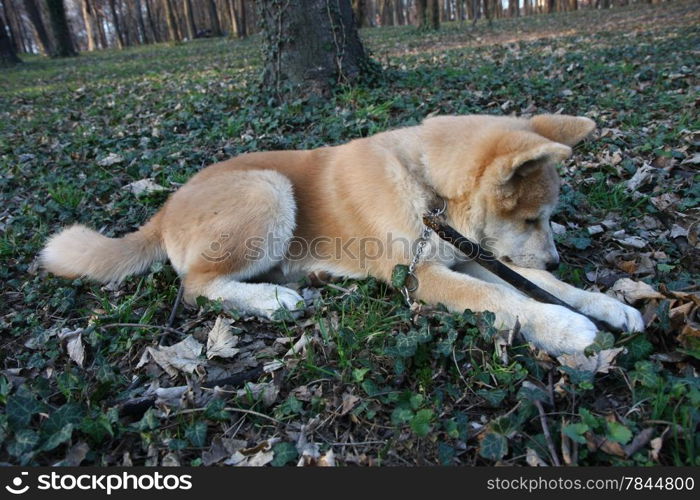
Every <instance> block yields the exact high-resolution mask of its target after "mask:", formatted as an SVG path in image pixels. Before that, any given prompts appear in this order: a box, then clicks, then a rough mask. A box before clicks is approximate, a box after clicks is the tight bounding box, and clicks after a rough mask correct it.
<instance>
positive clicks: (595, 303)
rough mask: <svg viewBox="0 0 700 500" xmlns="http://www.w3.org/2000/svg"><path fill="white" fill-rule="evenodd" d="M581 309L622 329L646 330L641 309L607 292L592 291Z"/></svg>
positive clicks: (632, 330) (628, 330) (631, 330)
mask: <svg viewBox="0 0 700 500" xmlns="http://www.w3.org/2000/svg"><path fill="white" fill-rule="evenodd" d="M580 309H581V312H582V313H584V314H587V315H588V316H592V317H593V318H596V319H599V320H602V321H605V322H606V323H608V324H609V325H610V326H613V327H615V328H619V329H620V330H622V331H625V332H643V331H644V319H643V318H642V314H641V313H640V312H639V311H637V310H636V309H635V308H634V307H630V306H628V305H626V304H623V303H622V302H620V301H619V300H617V299H614V298H612V297H608V296H607V295H605V294H602V293H590V294H589V295H588V297H586V299H585V300H584V301H583V303H582V304H581V307H580Z"/></svg>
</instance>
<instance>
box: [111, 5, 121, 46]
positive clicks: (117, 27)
mask: <svg viewBox="0 0 700 500" xmlns="http://www.w3.org/2000/svg"><path fill="white" fill-rule="evenodd" d="M108 4H109V15H110V17H111V18H112V27H113V28H114V41H115V43H116V44H117V48H119V49H123V48H124V35H123V34H122V28H121V25H120V24H119V16H118V15H117V6H116V5H115V2H114V0H109V2H108Z"/></svg>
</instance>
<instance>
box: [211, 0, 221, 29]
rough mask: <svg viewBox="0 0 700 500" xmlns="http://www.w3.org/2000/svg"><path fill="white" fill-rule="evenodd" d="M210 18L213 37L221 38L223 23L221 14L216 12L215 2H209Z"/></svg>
mask: <svg viewBox="0 0 700 500" xmlns="http://www.w3.org/2000/svg"><path fill="white" fill-rule="evenodd" d="M209 17H210V18H211V34H212V36H221V23H220V22H219V13H218V12H217V11H216V3H215V2H214V0H209Z"/></svg>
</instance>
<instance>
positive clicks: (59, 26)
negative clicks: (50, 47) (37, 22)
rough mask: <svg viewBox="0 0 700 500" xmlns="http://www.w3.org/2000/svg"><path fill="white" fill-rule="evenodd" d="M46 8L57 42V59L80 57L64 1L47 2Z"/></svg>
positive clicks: (47, 0) (48, 0)
mask: <svg viewBox="0 0 700 500" xmlns="http://www.w3.org/2000/svg"><path fill="white" fill-rule="evenodd" d="M46 7H47V10H48V13H49V20H50V21H51V31H52V32H53V36H54V42H55V48H56V52H55V56H56V57H73V56H77V55H78V51H77V50H75V45H74V44H73V39H72V38H71V34H70V28H69V27H68V19H67V18H66V8H65V6H64V5H63V0H46Z"/></svg>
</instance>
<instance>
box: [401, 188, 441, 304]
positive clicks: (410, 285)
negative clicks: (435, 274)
mask: <svg viewBox="0 0 700 500" xmlns="http://www.w3.org/2000/svg"><path fill="white" fill-rule="evenodd" d="M441 201H442V206H441V207H439V208H434V209H432V210H430V211H428V213H427V214H426V215H427V216H428V217H431V218H432V217H439V216H441V215H442V214H444V213H445V210H447V202H446V201H445V200H444V199H443V200H441ZM432 232H433V230H432V229H430V228H429V227H428V226H426V225H425V224H423V229H422V230H421V233H420V236H419V237H418V239H417V240H416V242H417V243H416V253H415V254H413V259H411V263H410V264H409V265H408V274H406V280H405V281H404V286H403V289H402V290H401V293H402V294H403V297H404V299H405V300H406V303H407V304H408V307H411V305H412V304H413V301H412V300H411V293H413V292H415V291H416V290H418V285H419V282H418V276H416V272H415V271H416V266H418V263H419V262H420V258H421V256H422V255H423V251H424V250H425V247H426V246H427V245H428V241H430V236H431V234H432Z"/></svg>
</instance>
